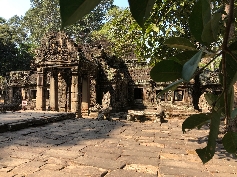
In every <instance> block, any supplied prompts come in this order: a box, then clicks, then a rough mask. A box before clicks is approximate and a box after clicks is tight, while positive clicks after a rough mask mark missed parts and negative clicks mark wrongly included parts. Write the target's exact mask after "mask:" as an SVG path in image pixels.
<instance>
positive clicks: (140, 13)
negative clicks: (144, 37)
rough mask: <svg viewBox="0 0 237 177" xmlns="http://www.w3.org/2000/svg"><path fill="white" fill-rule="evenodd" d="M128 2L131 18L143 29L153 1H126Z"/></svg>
mask: <svg viewBox="0 0 237 177" xmlns="http://www.w3.org/2000/svg"><path fill="white" fill-rule="evenodd" d="M128 2H129V6H130V11H131V13H132V16H133V18H134V19H135V20H136V21H137V23H138V24H139V26H140V27H142V28H143V27H144V23H145V21H146V20H147V18H148V17H149V16H150V12H151V10H152V8H153V6H154V4H155V0H128Z"/></svg>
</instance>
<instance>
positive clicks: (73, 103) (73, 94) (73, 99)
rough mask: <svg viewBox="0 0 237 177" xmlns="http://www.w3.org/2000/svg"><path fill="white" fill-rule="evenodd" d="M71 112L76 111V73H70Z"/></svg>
mask: <svg viewBox="0 0 237 177" xmlns="http://www.w3.org/2000/svg"><path fill="white" fill-rule="evenodd" d="M71 111H72V112H77V111H78V75H77V71H72V82H71Z"/></svg>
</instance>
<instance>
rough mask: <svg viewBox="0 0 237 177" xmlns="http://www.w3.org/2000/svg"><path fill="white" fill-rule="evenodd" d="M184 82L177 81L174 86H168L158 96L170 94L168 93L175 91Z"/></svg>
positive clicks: (181, 80)
mask: <svg viewBox="0 0 237 177" xmlns="http://www.w3.org/2000/svg"><path fill="white" fill-rule="evenodd" d="M183 82H184V80H183V79H180V80H177V81H175V82H173V83H172V84H170V85H168V86H167V87H165V88H164V89H163V90H162V91H161V92H159V93H158V94H157V96H162V95H163V94H164V93H166V92H168V91H170V90H171V91H173V90H175V89H176V88H177V87H178V86H179V85H180V84H182V83H183Z"/></svg>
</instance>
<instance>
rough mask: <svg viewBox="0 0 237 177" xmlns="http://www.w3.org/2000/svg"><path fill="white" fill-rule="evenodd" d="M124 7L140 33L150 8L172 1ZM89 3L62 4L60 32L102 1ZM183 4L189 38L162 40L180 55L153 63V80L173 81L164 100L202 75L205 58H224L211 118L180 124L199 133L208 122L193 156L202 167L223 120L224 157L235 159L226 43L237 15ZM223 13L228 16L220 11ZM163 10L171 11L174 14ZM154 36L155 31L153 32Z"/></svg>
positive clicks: (231, 68)
mask: <svg viewBox="0 0 237 177" xmlns="http://www.w3.org/2000/svg"><path fill="white" fill-rule="evenodd" d="M128 1H129V5H130V11H131V13H132V16H133V17H134V19H135V20H136V21H137V23H138V24H139V25H140V27H142V28H143V32H145V31H146V27H149V25H145V24H149V23H150V24H151V25H152V23H153V21H151V19H149V18H150V13H151V12H152V10H153V9H152V8H151V7H152V6H153V5H154V4H159V5H160V7H159V11H162V10H164V9H162V8H164V7H165V6H163V5H164V4H165V3H168V4H172V2H171V1H162V2H160V1H155V0H142V1H141V0H128ZM90 2H91V1H90V0H77V1H75V2H73V7H72V5H69V3H68V1H67V0H60V9H61V10H60V11H61V16H62V27H65V26H67V25H70V24H72V23H74V22H75V21H76V20H78V19H79V18H81V17H82V16H83V15H85V14H86V13H89V12H90V11H91V10H92V9H93V7H94V6H96V4H98V3H99V2H100V0H98V1H95V2H94V3H91V4H90V5H88V3H90ZM187 3H190V4H189V5H191V6H192V10H191V12H190V13H189V12H187V14H188V16H189V20H188V24H187V25H188V28H187V29H188V30H190V31H189V33H187V34H190V35H189V36H188V37H185V38H183V37H182V35H177V33H176V34H175V33H173V35H172V34H171V35H170V38H169V39H166V41H165V43H164V44H166V45H167V46H168V47H171V48H175V49H178V50H180V53H179V54H177V55H175V56H173V57H170V58H169V57H168V58H169V59H168V60H164V61H160V62H159V63H157V64H156V65H155V66H154V67H153V69H152V70H151V77H152V79H153V80H154V81H156V82H164V81H173V83H172V84H171V85H169V86H168V87H167V88H165V89H164V90H163V91H162V92H160V93H159V94H163V93H164V92H166V91H169V90H174V89H175V88H176V87H177V86H178V85H179V84H182V83H185V82H186V83H187V82H189V81H190V80H191V79H192V78H194V77H195V76H196V75H197V74H198V73H199V72H200V71H202V70H203V69H204V68H205V67H207V65H205V66H204V67H203V68H201V69H200V70H199V71H198V66H199V64H200V61H201V59H202V58H203V57H205V56H206V55H205V54H208V55H209V54H210V53H211V54H212V55H211V56H209V57H210V58H211V61H215V60H216V59H217V58H218V56H219V55H220V54H221V55H222V58H221V64H220V68H221V71H220V73H219V80H220V84H221V85H222V93H221V94H219V95H214V94H212V93H208V94H206V95H205V98H206V99H207V101H208V103H209V104H210V106H212V112H211V113H210V114H203V113H201V114H198V115H193V116H190V117H189V118H187V119H186V120H185V121H184V122H183V126H182V130H183V131H185V129H193V128H196V127H197V128H200V127H201V126H202V125H203V124H205V122H207V121H210V122H211V123H210V132H209V137H208V142H207V146H206V147H205V148H203V149H197V150H196V152H197V154H198V156H199V157H200V159H201V160H202V162H203V163H206V162H208V161H209V160H210V159H212V157H213V155H214V153H215V147H216V138H217V136H218V132H219V126H220V120H221V117H222V116H223V117H225V118H226V130H227V132H226V134H225V136H224V138H223V145H224V147H225V149H226V150H227V151H228V152H230V153H237V152H236V151H237V143H236V141H237V138H236V137H237V131H236V129H237V127H236V125H235V123H234V122H235V121H234V120H235V119H236V114H237V111H236V110H233V99H234V90H233V84H234V83H235V82H236V81H237V69H236V68H237V60H236V59H237V56H236V55H237V42H236V41H235V39H236V38H234V37H232V38H230V36H231V35H232V34H234V31H235V29H234V28H233V27H232V26H233V23H234V22H235V16H234V15H236V14H234V8H235V6H236V4H235V3H234V0H229V1H221V0H216V1H214V0H213V1H211V2H210V1H209V0H198V1H196V0H193V1H190V2H187V1H186V0H180V5H179V7H181V8H182V7H183V11H185V10H186V9H185V8H184V7H185V5H187ZM223 7H225V8H223ZM172 8H176V6H172ZM223 9H226V10H225V11H224V10H223ZM165 10H166V11H170V10H172V9H165ZM153 14H156V12H153ZM173 14H175V13H173ZM151 16H152V15H151ZM167 18H169V17H168V16H167V15H164V16H162V17H161V19H157V20H156V21H157V22H158V23H159V21H162V20H163V22H165V19H167ZM172 19H173V22H174V23H173V24H172V26H173V27H174V25H175V23H177V19H180V21H182V20H186V19H184V17H181V18H180V14H177V15H176V16H173V17H172ZM153 20H154V19H153ZM151 25H150V26H151ZM163 25H165V24H163ZM172 26H171V28H169V31H172V30H173V27H172ZM156 28H157V26H156ZM164 29H166V28H164ZM156 31H158V30H157V29H156ZM165 33H166V31H162V32H161V34H163V35H165ZM174 34H175V35H174ZM230 34H231V35H230ZM178 36H179V37H178ZM232 36H233V35H232ZM166 37H167V36H166ZM150 42H151V41H150ZM194 44H196V45H194ZM153 46H155V45H153Z"/></svg>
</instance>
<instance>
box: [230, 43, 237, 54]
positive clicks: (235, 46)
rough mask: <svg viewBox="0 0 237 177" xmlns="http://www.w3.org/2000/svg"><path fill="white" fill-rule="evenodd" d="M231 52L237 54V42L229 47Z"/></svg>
mask: <svg viewBox="0 0 237 177" xmlns="http://www.w3.org/2000/svg"><path fill="white" fill-rule="evenodd" d="M229 50H230V51H231V52H233V53H234V54H237V41H235V42H233V43H232V44H230V46H229Z"/></svg>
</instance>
